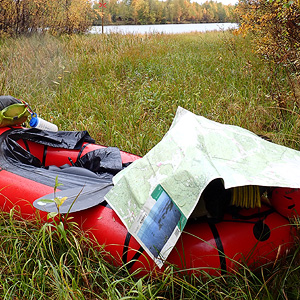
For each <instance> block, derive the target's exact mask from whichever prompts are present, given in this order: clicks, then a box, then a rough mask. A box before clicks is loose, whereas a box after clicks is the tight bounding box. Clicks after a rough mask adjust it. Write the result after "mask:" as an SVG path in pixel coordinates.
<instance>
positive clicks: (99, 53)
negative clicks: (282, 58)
mask: <svg viewBox="0 0 300 300" xmlns="http://www.w3.org/2000/svg"><path fill="white" fill-rule="evenodd" d="M0 67H1V69H2V72H1V77H0V94H10V95H12V96H15V97H17V98H22V99H24V100H26V101H28V102H29V103H30V104H31V106H32V107H33V108H34V109H35V110H36V111H37V113H38V114H40V116H41V117H43V118H45V119H47V120H50V121H53V122H54V123H56V124H57V125H58V126H59V128H60V129H61V130H83V129H86V130H88V131H89V132H90V133H91V135H92V136H93V137H94V138H95V139H96V140H97V142H99V143H103V144H106V145H111V146H112V145H114V146H118V147H120V148H121V149H123V150H126V151H129V152H133V153H136V154H140V155H143V154H145V153H146V152H147V151H149V150H150V149H151V148H152V147H153V146H154V145H155V144H156V143H157V142H158V141H159V140H160V139H161V138H162V136H163V135H164V134H165V133H166V131H167V130H168V128H169V126H170V124H171V121H172V118H173V117H174V114H175V112H176V109H177V107H178V106H182V107H184V108H186V109H188V110H191V111H193V112H195V113H197V114H201V115H203V116H204V117H208V118H210V119H212V120H215V121H219V122H224V123H228V124H234V125H239V126H242V127H245V128H247V129H249V130H252V131H254V132H255V133H258V134H265V135H267V136H269V137H271V138H272V139H273V140H274V141H275V142H278V143H280V144H284V145H287V146H290V147H294V148H298V147H299V142H298V140H297V135H298V133H299V124H300V123H299V115H298V111H296V110H295V109H294V105H293V101H292V99H290V97H291V96H290V94H289V93H290V90H289V84H288V79H287V77H286V76H285V74H284V73H283V71H282V70H276V73H275V71H273V70H272V69H271V68H270V67H269V66H268V65H266V64H264V63H263V62H262V60H260V59H259V58H258V57H257V56H256V55H255V54H254V53H253V52H252V49H251V47H250V40H248V39H247V38H246V39H244V38H242V37H240V36H234V35H233V34H232V33H231V32H210V33H190V34H184V35H159V34H154V35H153V34H151V35H118V34H110V35H83V36H71V37H62V38H54V37H50V36H34V37H30V38H25V37H21V38H19V39H16V40H15V39H11V40H10V39H8V40H4V41H1V50H0ZM280 101H281V102H282V101H285V102H288V103H289V106H288V107H287V109H288V110H292V112H288V111H286V110H283V109H279V108H278V106H279V102H280ZM281 102H280V103H281Z"/></svg>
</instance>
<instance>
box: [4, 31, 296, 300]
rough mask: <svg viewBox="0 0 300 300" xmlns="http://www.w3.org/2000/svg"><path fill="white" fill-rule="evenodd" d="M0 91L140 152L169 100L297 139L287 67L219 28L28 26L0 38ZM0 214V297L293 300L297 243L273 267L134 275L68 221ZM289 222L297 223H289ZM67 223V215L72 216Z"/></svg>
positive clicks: (169, 113)
mask: <svg viewBox="0 0 300 300" xmlns="http://www.w3.org/2000/svg"><path fill="white" fill-rule="evenodd" d="M0 70H1V72H0V94H1V95H12V96H14V97H16V98H20V99H23V100H25V101H27V102H28V103H29V104H30V105H31V107H32V108H33V109H34V110H35V111H36V112H37V113H38V115H39V116H41V117H42V118H44V119H46V120H49V121H52V122H54V123H55V124H57V125H58V127H59V129H60V130H88V131H89V133H90V135H91V136H92V137H94V138H95V139H96V141H97V142H98V143H101V144H105V145H109V146H117V147H119V148H120V149H122V150H125V151H128V152H133V153H135V154H139V155H144V154H145V153H146V152H147V151H149V150H150V149H151V148H152V147H153V146H154V145H156V144H157V143H158V142H159V141H160V139H161V138H162V137H163V135H164V134H165V133H166V132H167V130H168V128H169V126H170V124H171V122H172V119H173V117H174V115H175V112H176V109H177V107H178V106H181V107H184V108H186V109H188V110H190V111H192V112H194V113H196V114H199V115H202V116H204V117H207V118H209V119H212V120H215V121H218V122H222V123H227V124H233V125H238V126H242V127H244V128H246V129H249V130H251V131H253V132H255V133H257V134H263V135H266V136H268V137H270V138H271V139H272V140H273V141H274V142H276V143H279V144H282V145H286V146H289V147H292V148H295V149H298V148H299V141H298V136H299V126H300V123H299V108H298V107H297V105H296V104H295V103H296V101H295V99H293V98H292V93H291V91H290V86H289V82H288V77H287V75H286V74H285V72H284V70H282V69H280V68H279V67H276V68H275V67H274V66H269V65H267V64H266V63H264V62H263V61H262V60H261V59H260V58H259V57H257V56H256V55H255V54H254V53H253V51H252V49H251V42H250V39H249V38H242V37H241V36H235V35H233V34H232V33H231V32H210V33H190V34H182V35H180V34H179V35H164V34H162V35H160V34H157V35H118V34H110V35H78V36H70V37H59V38H55V37H51V36H47V35H46V36H32V37H29V38H28V37H20V38H18V39H5V40H1V41H0ZM17 216H18V213H17V211H11V212H10V213H9V214H8V213H1V214H0V231H1V232H0V299H297V298H299V296H300V289H299V284H298V281H299V276H300V274H299V249H300V248H299V246H298V241H296V248H295V251H293V252H292V253H290V254H289V255H288V256H287V257H286V258H285V259H282V260H279V261H277V262H276V263H275V264H274V266H271V267H268V268H262V269H260V270H258V271H257V272H255V273H253V272H251V271H250V270H248V269H247V268H241V270H240V271H239V272H238V273H237V274H235V275H226V276H222V277H218V278H215V277H211V276H208V275H207V276H204V275H203V276H200V277H196V276H183V275H181V276H179V275H178V274H177V273H176V271H175V269H174V268H172V267H170V268H168V269H167V271H166V272H165V273H164V274H163V275H162V277H161V278H159V279H155V278H148V277H143V278H140V279H137V278H135V277H134V276H133V275H131V274H128V272H126V269H125V268H120V269H118V268H115V267H113V266H111V265H110V264H109V263H107V262H106V260H104V259H103V258H104V257H106V256H107V255H108V254H107V253H105V249H103V250H101V251H96V250H94V247H86V244H87V243H89V241H88V240H87V238H85V237H84V235H83V234H82V233H81V232H80V230H79V229H76V227H70V228H69V229H66V231H65V232H60V231H57V230H51V228H52V227H51V226H52V225H49V224H47V225H43V224H42V223H41V222H40V221H39V220H36V221H31V222H29V221H25V220H22V219H21V218H20V217H17ZM297 224H298V223H297ZM74 226H75V225H74Z"/></svg>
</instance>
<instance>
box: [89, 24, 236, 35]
mask: <svg viewBox="0 0 300 300" xmlns="http://www.w3.org/2000/svg"><path fill="white" fill-rule="evenodd" d="M236 28H238V24H236V23H201V24H158V25H119V26H104V33H122V34H126V33H133V34H145V33H187V32H194V31H198V32H206V31H213V30H218V31H222V30H227V29H236ZM90 33H102V27H101V26H93V27H92V29H91V31H90Z"/></svg>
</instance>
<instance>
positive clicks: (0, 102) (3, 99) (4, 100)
mask: <svg viewBox="0 0 300 300" xmlns="http://www.w3.org/2000/svg"><path fill="white" fill-rule="evenodd" d="M16 103H22V102H21V101H20V100H18V99H16V98H14V97H12V96H0V110H2V109H4V108H5V107H8V106H10V105H12V104H16Z"/></svg>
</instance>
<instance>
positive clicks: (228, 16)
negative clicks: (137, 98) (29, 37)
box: [0, 0, 236, 36]
mask: <svg viewBox="0 0 300 300" xmlns="http://www.w3.org/2000/svg"><path fill="white" fill-rule="evenodd" d="M100 3H101V4H102V2H100V1H95V0H94V1H93V0H1V1H0V36H16V35H19V34H29V33H33V32H37V31H38V32H43V31H47V32H50V33H51V34H54V35H57V34H63V33H67V34H71V33H82V32H86V31H87V30H88V29H89V28H90V26H91V25H100V24H101V23H102V17H103V21H104V24H165V23H198V22H235V21H236V19H235V18H234V6H231V5H223V4H222V3H217V2H213V1H207V2H206V3H204V4H202V5H200V4H198V3H196V2H191V0H166V1H159V0H105V1H104V3H103V6H102V7H99V6H100V5H99V4H100Z"/></svg>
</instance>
